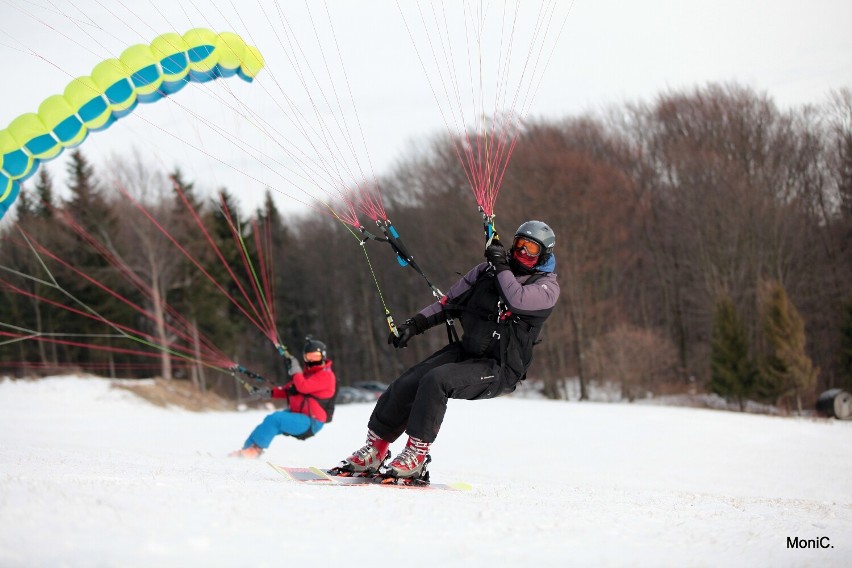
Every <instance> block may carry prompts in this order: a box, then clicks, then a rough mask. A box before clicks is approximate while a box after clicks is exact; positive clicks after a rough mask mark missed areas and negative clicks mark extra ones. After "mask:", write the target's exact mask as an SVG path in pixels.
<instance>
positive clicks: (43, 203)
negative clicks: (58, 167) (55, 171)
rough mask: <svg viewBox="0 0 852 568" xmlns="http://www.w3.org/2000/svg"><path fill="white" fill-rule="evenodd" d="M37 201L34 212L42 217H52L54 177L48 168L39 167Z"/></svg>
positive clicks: (36, 187)
mask: <svg viewBox="0 0 852 568" xmlns="http://www.w3.org/2000/svg"><path fill="white" fill-rule="evenodd" d="M35 197H36V199H35V202H34V203H33V214H34V215H35V216H36V217H38V218H40V219H52V218H53V210H54V207H55V203H54V192H53V178H52V177H51V176H50V173H48V171H47V168H39V170H38V180H37V181H36V185H35Z"/></svg>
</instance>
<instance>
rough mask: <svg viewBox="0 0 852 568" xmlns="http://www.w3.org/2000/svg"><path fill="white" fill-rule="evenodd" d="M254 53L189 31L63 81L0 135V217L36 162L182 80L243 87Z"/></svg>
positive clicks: (238, 42) (237, 41)
mask: <svg viewBox="0 0 852 568" xmlns="http://www.w3.org/2000/svg"><path fill="white" fill-rule="evenodd" d="M263 65H264V62H263V57H262V56H261V54H260V52H259V51H258V50H257V49H256V48H255V47H252V46H249V45H246V43H245V42H244V41H243V39H242V38H241V37H240V36H238V35H237V34H234V33H231V32H222V33H218V34H217V33H216V32H213V31H211V30H208V29H204V28H196V29H192V30H190V31H188V32H186V33H185V34H183V35H182V36H181V35H179V34H177V33H167V34H163V35H161V36H159V37H157V38H156V39H155V40H154V41H153V42H151V44H150V45H144V44H139V45H133V46H131V47H128V48H127V49H126V50H124V52H123V53H122V54H121V56H120V57H119V58H117V59H107V60H105V61H102V62H101V63H99V64H97V65H96V66H95V68H94V69H93V70H92V73H91V75H89V76H87V77H80V78H77V79H74V80H73V81H71V82H70V83H69V84H68V86H67V87H66V88H65V91H64V93H63V94H61V95H53V96H50V97H48V98H46V99H45V100H44V101H43V102H42V103H41V105H39V108H38V112H36V113H26V114H22V115H21V116H19V117H17V118H16V119H14V120H13V121H12V122H11V123H10V124H9V126H8V127H7V128H6V129H5V130H0V219H2V218H3V216H4V215H5V214H6V211H8V210H9V207H10V206H11V205H12V203H14V201H15V199H16V198H17V196H18V193H19V192H20V189H21V187H20V184H21V183H22V182H23V181H25V180H26V179H27V178H29V177H30V176H32V175H33V174H34V173H35V172H36V171H37V170H38V167H39V165H40V164H41V162H43V161H47V160H51V159H53V158H55V157H56V156H58V155H59V154H60V153H62V151H63V150H64V149H65V148H72V147H74V146H77V145H79V144H81V143H82V142H83V141H84V140H85V139H86V137H87V136H88V134H89V132H96V131H98V130H103V129H105V128H108V127H109V126H110V125H112V124H113V123H114V122H115V121H116V120H117V119H119V118H121V117H123V116H126V115H127V114H129V113H130V112H132V111H133V109H135V108H136V105H137V104H139V103H151V102H154V101H157V100H159V99H161V98H163V97H165V96H169V95H172V94H174V93H176V92H178V91H179V90H181V89H182V88H183V87H185V86H186V85H187V84H188V83H189V82H191V81H194V82H199V83H203V82H206V81H211V80H213V79H218V78H222V77H232V76H234V75H238V76H239V77H240V78H242V79H243V80H245V81H249V82H251V81H252V80H253V79H254V77H255V76H256V75H257V74H258V73H259V72H260V70H261V69H262V68H263Z"/></svg>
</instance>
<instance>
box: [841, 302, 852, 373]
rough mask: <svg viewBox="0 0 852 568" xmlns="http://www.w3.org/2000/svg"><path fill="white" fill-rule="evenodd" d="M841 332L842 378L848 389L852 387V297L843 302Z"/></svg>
mask: <svg viewBox="0 0 852 568" xmlns="http://www.w3.org/2000/svg"><path fill="white" fill-rule="evenodd" d="M840 333H841V338H840V346H841V347H840V349H841V352H840V363H841V367H840V369H841V373H842V378H841V380H842V381H843V383H842V384H843V386H844V387H845V388H846V389H852V298H849V299H848V300H847V301H846V302H845V303H844V304H843V321H842V323H841V328H840Z"/></svg>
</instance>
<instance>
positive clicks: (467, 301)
mask: <svg viewBox="0 0 852 568" xmlns="http://www.w3.org/2000/svg"><path fill="white" fill-rule="evenodd" d="M553 266H555V262H550V263H548V264H547V265H546V266H544V267H540V268H539V269H538V270H539V271H538V272H535V273H533V274H529V275H527V274H524V275H515V274H514V273H513V272H512V271H511V270H502V271H499V272H496V271H495V270H493V269H492V268H491V266H490V265H489V264H488V263H487V262H483V263H480V264H478V265H476V266H475V267H473V268H472V269H471V270H470V271H469V272H468V273H467V274H465V275H464V276H463V277H462V278H461V279H459V280H458V281H457V282H456V283H455V284H453V285H452V286H451V287H450V289H449V290H448V292H447V295H446V297H445V298H443V299H442V300H441V301H438V302H434V303H433V304H430V305H428V306H426V307H425V308H423V309H422V310H420V312H419V314H418V316H420V317H416V319H420V320H421V321H422V319H423V318H425V321H426V323H427V325H426V327H432V326H434V325H437V324H438V323H440V322H443V321H446V320H447V316H449V317H452V318H458V319H459V320H461V324H462V327H463V329H464V335H463V336H462V339H461V343H462V348H463V349H464V351H465V352H466V353H467V354H468V355H469V356H470V357H485V358H492V359H496V360H498V361H499V362H500V364H501V367H504V368H508V369H510V370H511V371H512V372H513V373H514V374H515V376H516V377H517V378H522V377H523V376H524V374H525V373H526V370H527V368H528V367H529V365H530V363H531V362H532V346H533V344H534V343H536V342H537V339H538V335H539V333H540V332H541V328H542V326H543V324H544V321H545V320H546V319H547V318H548V316H549V315H550V313H551V311H552V310H553V307H554V306H555V305H556V301H557V300H558V299H559V283H558V282H557V281H556V275H555V274H554V273H553V272H552V267H553ZM548 269H549V270H548ZM422 331H424V330H422V329H420V330H418V332H422Z"/></svg>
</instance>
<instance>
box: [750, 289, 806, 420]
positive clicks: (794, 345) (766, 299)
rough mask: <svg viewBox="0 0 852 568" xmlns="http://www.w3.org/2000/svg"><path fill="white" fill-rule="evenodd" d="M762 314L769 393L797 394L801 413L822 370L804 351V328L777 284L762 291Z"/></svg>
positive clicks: (765, 374) (766, 384) (763, 375)
mask: <svg viewBox="0 0 852 568" xmlns="http://www.w3.org/2000/svg"><path fill="white" fill-rule="evenodd" d="M761 304H762V305H761V313H762V318H763V333H764V337H765V340H766V345H767V352H766V356H765V358H764V362H763V369H762V377H763V379H764V381H765V386H766V387H768V389H767V391H766V392H767V394H768V393H770V392H773V391H774V393H775V394H776V395H777V396H779V397H780V396H784V395H787V394H795V396H796V404H797V407H798V410H799V413H800V414H801V412H802V394H803V393H806V392H808V391H812V390H813V389H814V387H815V386H816V380H817V375H818V374H819V369H815V368H814V365H813V362H812V361H811V359H810V357H808V355H807V353H806V351H805V325H804V322H803V321H802V318H801V316H800V315H799V312H798V311H797V310H796V307H795V306H794V305H793V304H792V302H790V299H789V297H788V296H787V292H786V291H785V290H784V287H783V286H782V285H781V284H780V283H778V282H774V281H769V282H766V283H764V285H763V286H762V289H761Z"/></svg>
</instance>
